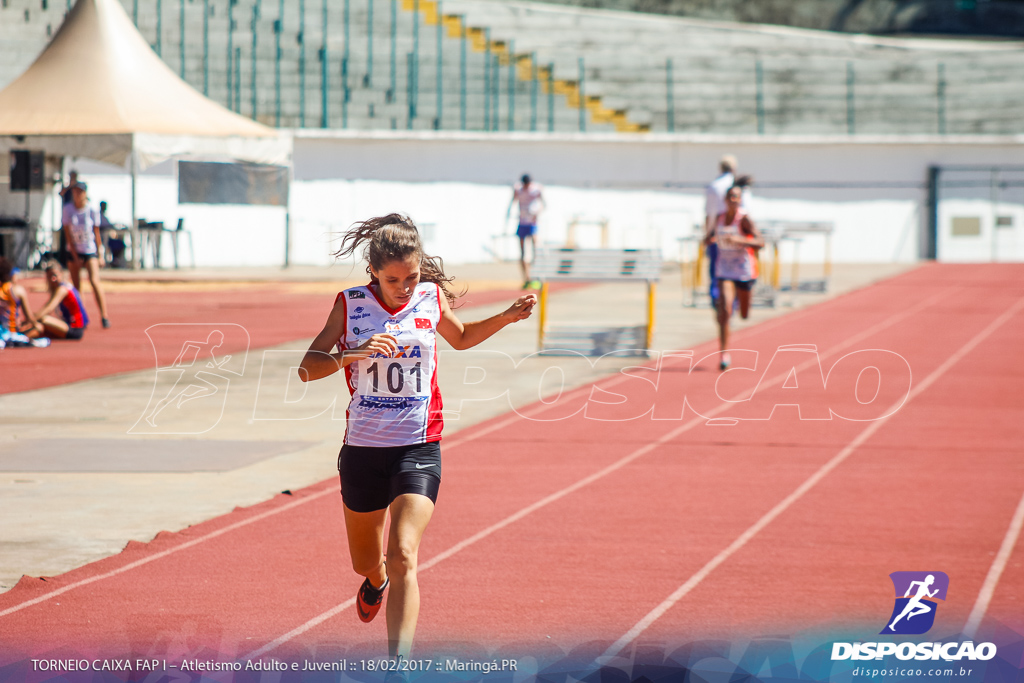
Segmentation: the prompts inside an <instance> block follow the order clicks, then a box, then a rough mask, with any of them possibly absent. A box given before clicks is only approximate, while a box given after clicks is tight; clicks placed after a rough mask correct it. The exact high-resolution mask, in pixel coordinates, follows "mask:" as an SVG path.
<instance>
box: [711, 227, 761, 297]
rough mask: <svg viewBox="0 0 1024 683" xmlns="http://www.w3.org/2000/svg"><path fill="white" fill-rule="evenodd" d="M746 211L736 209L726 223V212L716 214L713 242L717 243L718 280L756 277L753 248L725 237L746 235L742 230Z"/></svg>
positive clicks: (740, 279) (716, 273)
mask: <svg viewBox="0 0 1024 683" xmlns="http://www.w3.org/2000/svg"><path fill="white" fill-rule="evenodd" d="M746 215H747V212H746V211H744V210H743V209H737V211H736V216H735V217H733V219H732V222H731V223H726V222H725V220H726V214H725V213H720V214H718V223H717V224H716V225H715V242H716V243H717V244H718V259H717V260H716V261H715V277H717V278H718V279H719V280H737V281H739V282H746V281H749V280H756V279H757V257H756V256H755V255H754V249H753V248H752V247H748V246H747V245H745V244H731V243H729V241H728V240H727V239H725V238H726V237H746V235H745V234H744V232H743V228H742V223H743V218H744V217H745V216H746Z"/></svg>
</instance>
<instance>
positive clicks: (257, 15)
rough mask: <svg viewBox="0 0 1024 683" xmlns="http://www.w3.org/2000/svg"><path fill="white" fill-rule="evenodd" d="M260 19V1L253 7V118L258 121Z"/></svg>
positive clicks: (257, 0)
mask: <svg viewBox="0 0 1024 683" xmlns="http://www.w3.org/2000/svg"><path fill="white" fill-rule="evenodd" d="M259 18H260V1H259V0H256V4H255V5H253V6H252V78H251V83H252V118H253V120H254V121H255V120H256V36H257V31H256V27H257V23H258V21H259Z"/></svg>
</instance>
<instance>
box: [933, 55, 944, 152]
mask: <svg viewBox="0 0 1024 683" xmlns="http://www.w3.org/2000/svg"><path fill="white" fill-rule="evenodd" d="M936 70H937V72H938V73H937V74H936V87H935V100H936V105H937V108H938V112H937V113H938V118H939V135H945V134H946V65H945V64H943V63H942V62H939V64H938V67H937V69H936Z"/></svg>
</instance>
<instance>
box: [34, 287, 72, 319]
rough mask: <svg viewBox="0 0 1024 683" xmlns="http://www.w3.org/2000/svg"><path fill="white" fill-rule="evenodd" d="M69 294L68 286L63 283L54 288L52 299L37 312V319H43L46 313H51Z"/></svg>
mask: <svg viewBox="0 0 1024 683" xmlns="http://www.w3.org/2000/svg"><path fill="white" fill-rule="evenodd" d="M67 295H68V288H67V287H65V286H64V285H61V286H60V287H58V288H57V289H55V290H53V294H51V295H50V300H49V301H47V302H46V303H45V304H43V307H42V308H40V309H39V311H37V312H36V320H40V319H42V317H43V316H45V315H50V314H51V313H53V311H54V310H55V309H56V308H57V306H59V305H60V302H61V301H63V300H64V297H65V296H67Z"/></svg>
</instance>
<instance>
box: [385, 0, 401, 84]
mask: <svg viewBox="0 0 1024 683" xmlns="http://www.w3.org/2000/svg"><path fill="white" fill-rule="evenodd" d="M397 50H398V0H391V64H390V66H391V85H390V87H389V88H388V91H387V94H386V96H385V98H384V99H385V101H387V102H393V101H394V100H395V93H396V92H397V90H398V58H397Z"/></svg>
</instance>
